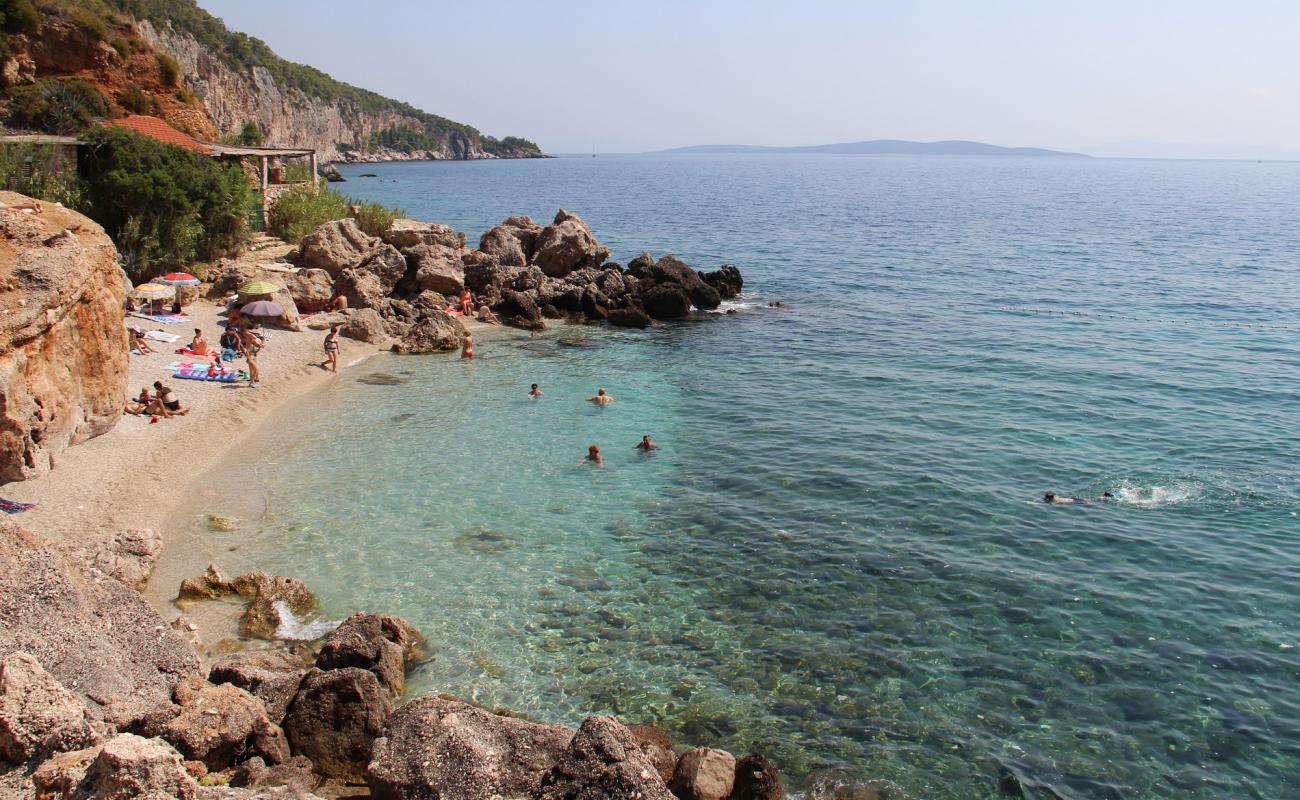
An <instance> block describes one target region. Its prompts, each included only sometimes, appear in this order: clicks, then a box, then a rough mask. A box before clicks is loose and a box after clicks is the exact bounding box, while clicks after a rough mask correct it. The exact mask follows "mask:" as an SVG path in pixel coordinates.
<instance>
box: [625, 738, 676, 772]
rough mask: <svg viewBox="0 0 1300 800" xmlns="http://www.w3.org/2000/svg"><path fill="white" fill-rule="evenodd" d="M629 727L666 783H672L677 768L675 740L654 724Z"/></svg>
mask: <svg viewBox="0 0 1300 800" xmlns="http://www.w3.org/2000/svg"><path fill="white" fill-rule="evenodd" d="M627 729H628V731H629V732H630V733H631V734H632V736H633V737H635V738H636V740H637V743H638V744H640V745H641V751H642V752H644V753H645V756H646V758H647V759H649V761H650V763H651V764H653V765H654V768H655V770H656V771H657V772H658V773H659V777H660V778H661V779H663V782H664V784H665V785H667V784H669V783H671V782H672V780H673V772H674V771H675V770H676V769H677V754H676V753H674V752H673V741H672V739H669V738H668V734H666V733H664V732H663V730H662V729H660V728H656V727H655V726H654V725H628V726H627Z"/></svg>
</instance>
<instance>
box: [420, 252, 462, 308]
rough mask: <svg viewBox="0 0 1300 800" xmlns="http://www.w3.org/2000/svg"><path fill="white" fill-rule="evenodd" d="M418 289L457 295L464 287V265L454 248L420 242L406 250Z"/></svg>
mask: <svg viewBox="0 0 1300 800" xmlns="http://www.w3.org/2000/svg"><path fill="white" fill-rule="evenodd" d="M406 258H407V261H408V263H409V264H410V265H411V267H413V268H414V270H415V280H416V283H417V284H418V286H419V290H420V291H429V292H438V293H439V294H447V295H453V296H459V295H460V293H461V292H462V291H463V290H464V289H465V265H464V264H463V263H462V262H461V259H460V254H459V253H457V252H456V251H455V250H451V249H450V248H447V247H442V246H440V245H429V244H422V245H419V246H417V247H414V248H411V249H410V250H407V251H406Z"/></svg>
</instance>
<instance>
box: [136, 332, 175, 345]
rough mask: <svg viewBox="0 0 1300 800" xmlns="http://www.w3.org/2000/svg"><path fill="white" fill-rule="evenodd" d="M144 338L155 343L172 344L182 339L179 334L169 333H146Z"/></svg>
mask: <svg viewBox="0 0 1300 800" xmlns="http://www.w3.org/2000/svg"><path fill="white" fill-rule="evenodd" d="M144 338H146V339H152V340H154V341H155V342H166V343H167V344H172V343H174V342H176V341H177V340H179V339H180V338H181V335H180V334H179V333H168V332H167V331H145V332H144Z"/></svg>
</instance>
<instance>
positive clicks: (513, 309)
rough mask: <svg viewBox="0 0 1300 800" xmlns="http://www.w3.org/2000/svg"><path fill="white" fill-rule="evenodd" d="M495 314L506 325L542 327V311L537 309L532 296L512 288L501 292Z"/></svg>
mask: <svg viewBox="0 0 1300 800" xmlns="http://www.w3.org/2000/svg"><path fill="white" fill-rule="evenodd" d="M496 308H497V314H498V315H499V316H500V317H501V319H502V320H503V321H505V323H506V324H507V325H514V326H515V327H518V328H533V329H536V328H540V327H542V312H541V311H540V310H538V308H537V303H535V302H533V298H531V297H529V296H528V295H526V294H524V293H523V292H516V291H515V290H514V289H506V290H505V291H503V292H502V293H501V302H500V303H497V307H496Z"/></svg>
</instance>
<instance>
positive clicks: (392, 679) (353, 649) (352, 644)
mask: <svg viewBox="0 0 1300 800" xmlns="http://www.w3.org/2000/svg"><path fill="white" fill-rule="evenodd" d="M423 642H424V637H423V636H421V635H420V632H419V631H418V630H416V629H415V626H414V625H412V624H411V623H409V622H407V621H406V620H404V619H402V618H401V617H393V616H377V615H374V614H353V615H352V616H350V617H348V618H347V619H345V620H343V622H342V623H340V624H339V626H338V627H337V628H335V629H334V630H333V631H332V632H331V633H330V635H329V636H327V637H325V641H324V643H323V644H322V645H321V649H320V652H319V653H318V654H317V655H316V666H317V667H319V668H321V669H342V668H344V667H359V668H361V669H365V670H370V671H371V672H373V673H375V677H376V678H378V679H379V684H380V685H381V686H383V687H384V688H385V689H387V690H388V691H390V692H392V693H393V695H394V696H395V697H396V696H400V695H401V694H402V692H403V691H405V690H406V665H407V664H408V663H411V662H413V661H415V660H416V659H417V658H418V651H419V648H420V646H421V644H422V643H423Z"/></svg>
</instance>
